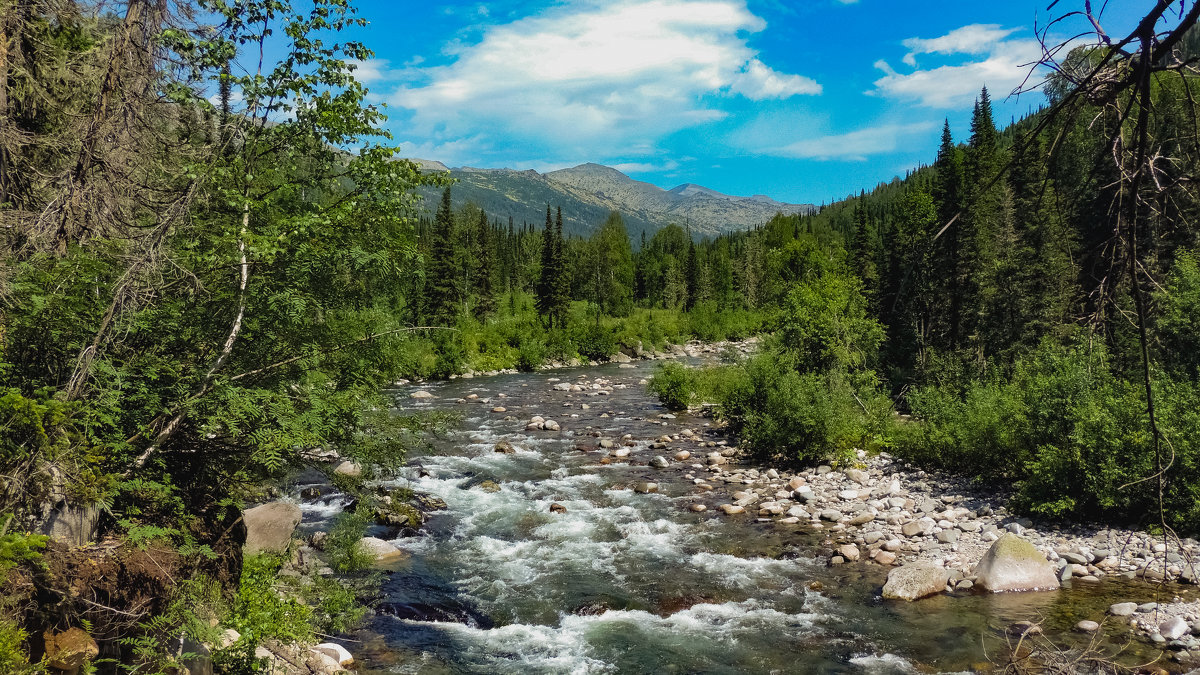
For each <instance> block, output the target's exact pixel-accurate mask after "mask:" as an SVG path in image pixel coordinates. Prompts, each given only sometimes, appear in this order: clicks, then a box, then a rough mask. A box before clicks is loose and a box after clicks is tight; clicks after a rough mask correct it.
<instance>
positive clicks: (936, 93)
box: [869, 24, 1041, 108]
mask: <svg viewBox="0 0 1200 675" xmlns="http://www.w3.org/2000/svg"><path fill="white" fill-rule="evenodd" d="M1013 32H1015V29H1007V28H1001V27H999V26H997V25H994V24H973V25H970V26H963V27H962V28H958V29H955V30H953V31H951V32H949V33H947V34H946V35H943V36H941V37H936V38H929V39H926V38H909V39H907V40H905V41H904V46H905V47H907V48H908V49H909V52H908V53H907V54H905V56H904V59H903V60H904V63H905V64H907V65H908V66H910V67H912V68H913V70H912V71H910V72H898V71H897V70H896V69H894V68H892V67H891V66H890V65H889V64H888V63H887V62H886V61H883V60H880V61H877V62H876V63H875V67H876V68H878V69H879V70H880V71H882V72H883V77H881V78H879V79H878V80H876V81H875V88H874V89H873V90H871V92H869V93H872V94H875V95H879V96H885V97H888V98H897V99H902V100H906V101H913V102H916V103H917V104H918V105H921V106H925V107H928V108H959V107H962V106H964V105H970V103H971V101H973V100H974V98H975V97H976V96H977V95H978V94H979V89H980V88H981V87H984V86H987V87H988V88H989V89H991V90H992V91H993V92H995V93H996V94H998V95H1002V96H1003V95H1007V94H1008V92H1010V91H1012V90H1013V89H1014V88H1016V87H1017V86H1019V85H1020V84H1021V83H1022V82H1023V81H1024V80H1025V78H1026V76H1027V75H1028V66H1029V64H1030V63H1033V62H1035V61H1037V60H1038V58H1039V57H1040V56H1041V45H1039V44H1038V42H1037V41H1036V40H1024V39H1016V40H1014V39H1009V36H1010V35H1011V34H1012V33H1013ZM924 54H937V55H943V56H962V55H965V56H968V57H977V58H969V59H967V60H966V61H965V62H962V63H958V64H953V65H941V66H937V67H934V68H925V69H923V68H919V67H917V61H918V59H917V57H918V56H921V55H924ZM978 57H982V58H978Z"/></svg>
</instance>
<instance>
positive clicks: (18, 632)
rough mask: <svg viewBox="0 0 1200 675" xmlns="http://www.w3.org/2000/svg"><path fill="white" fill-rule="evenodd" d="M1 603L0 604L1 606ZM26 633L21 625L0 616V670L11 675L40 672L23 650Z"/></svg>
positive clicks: (30, 674)
mask: <svg viewBox="0 0 1200 675" xmlns="http://www.w3.org/2000/svg"><path fill="white" fill-rule="evenodd" d="M2 607H3V605H0V608H2ZM27 637H28V635H27V634H26V633H25V631H24V630H23V629H22V628H21V626H20V625H19V624H18V623H17V622H16V621H13V620H12V619H10V618H8V617H0V672H4V673H10V674H11V675H26V674H29V675H32V674H33V673H35V672H41V671H42V669H41V668H39V667H35V666H31V665H30V663H29V655H28V654H27V653H26V652H25V640H26V638H27Z"/></svg>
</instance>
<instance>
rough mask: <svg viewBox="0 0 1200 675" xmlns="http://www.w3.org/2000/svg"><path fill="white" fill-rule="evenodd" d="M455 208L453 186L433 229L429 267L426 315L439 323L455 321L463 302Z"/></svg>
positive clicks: (443, 201)
mask: <svg viewBox="0 0 1200 675" xmlns="http://www.w3.org/2000/svg"><path fill="white" fill-rule="evenodd" d="M453 233H454V211H453V210H451V207H450V188H446V190H445V191H444V192H442V203H441V205H440V206H438V210H437V214H436V215H435V216H434V219H433V227H432V228H431V229H430V235H431V236H430V239H431V242H430V247H429V248H430V250H429V267H428V271H427V272H426V284H425V308H426V316H428V317H429V318H430V319H432V320H433V321H434V322H435V323H438V324H449V323H453V322H454V317H455V314H456V312H457V305H458V302H459V297H458V296H459V294H458V288H457V286H456V284H455V273H454V247H453V245H452V244H451V241H450V239H451V237H452V236H453Z"/></svg>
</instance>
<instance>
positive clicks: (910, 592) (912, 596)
mask: <svg viewBox="0 0 1200 675" xmlns="http://www.w3.org/2000/svg"><path fill="white" fill-rule="evenodd" d="M949 579H950V575H949V573H948V572H946V570H944V569H942V568H940V567H933V566H932V565H925V564H920V563H918V564H915V565H905V566H903V567H897V568H896V569H894V570H892V571H891V572H888V578H887V583H885V584H884V585H883V597H884V598H886V599H889V600H908V601H910V602H911V601H913V600H920V599H921V598H924V597H928V596H930V595H935V594H937V593H941V592H942V591H944V590H946V582H947V581H949Z"/></svg>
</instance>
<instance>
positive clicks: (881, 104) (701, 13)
mask: <svg viewBox="0 0 1200 675" xmlns="http://www.w3.org/2000/svg"><path fill="white" fill-rule="evenodd" d="M1049 4H1050V0H997V1H992V2H976V1H974V0H967V1H961V0H960V1H953V2H951V1H932V0H931V1H902V0H793V1H791V2H785V1H783V0H603V1H602V0H555V1H546V0H537V1H521V2H515V1H512V0H502V1H499V2H440V3H438V2H412V1H410V0H400V1H399V2H387V1H385V0H360V1H359V2H358V3H357V6H358V8H359V13H360V15H362V16H364V17H366V18H368V19H369V20H370V21H371V25H370V27H369V28H367V29H365V30H363V31H362V32H361V33H360V34H359V35H357V36H356V37H358V38H359V39H361V40H363V41H364V42H365V43H366V44H367V46H368V47H370V48H371V49H373V50H374V51H375V53H376V58H375V59H373V60H372V61H370V62H366V63H363V64H361V66H360V69H359V71H358V74H359V76H360V79H362V80H364V81H365V82H366V83H367V85H368V86H369V88H370V89H371V95H372V100H373V101H375V102H377V103H384V104H386V105H387V112H388V115H389V120H388V123H387V126H388V128H389V129H390V130H391V131H392V133H393V134H394V135H395V138H396V140H397V141H398V142H399V143H400V144H401V149H402V151H403V153H404V154H405V155H406V156H412V157H421V158H425V159H435V160H440V161H442V162H445V163H446V164H448V165H450V166H476V167H489V168H493V167H509V168H514V169H527V168H533V169H537V170H539V171H547V170H551V169H557V168H563V167H569V166H574V165H576V164H580V163H583V162H598V163H602V164H608V165H610V166H616V167H617V168H620V169H621V170H623V171H625V172H626V173H628V174H629V175H631V176H633V177H634V178H637V179H640V180H645V181H649V182H651V183H654V184H656V185H659V186H661V187H664V188H671V187H673V186H675V185H678V184H680V183H689V182H690V183H698V184H701V185H705V186H708V187H711V188H714V189H716V190H720V191H722V192H726V193H729V194H737V195H750V194H766V195H769V196H771V197H774V198H776V199H779V200H782V201H790V202H811V203H822V202H827V201H832V200H834V199H838V198H840V197H843V196H845V195H847V194H849V193H852V192H857V191H858V190H859V189H862V188H870V187H871V186H873V185H875V184H876V183H878V182H880V181H886V180H889V179H891V178H892V177H893V176H895V175H903V173H904V172H905V171H906V170H907V169H909V168H913V167H915V166H917V165H919V164H920V163H928V162H930V161H932V159H933V155H934V153H935V150H936V147H937V142H938V138H939V135H940V132H941V126H942V120H943V119H944V118H947V117H948V118H949V120H950V124H951V127H952V129H953V130H954V132H955V136H956V138H958V139H963V138H965V137H966V135H967V129H968V123H969V118H970V110H971V107H972V103H973V101H974V99H975V97H976V96H977V94H978V92H979V89H980V87H982V86H984V85H986V86H987V87H988V88H989V90H990V91H991V92H992V97H993V99H994V101H995V102H996V117H997V121H998V122H1000V123H1001V124H1003V123H1007V121H1008V120H1010V119H1011V118H1013V117H1020V116H1022V115H1024V114H1026V113H1027V112H1028V111H1030V110H1031V109H1034V108H1036V107H1037V106H1039V105H1041V104H1042V102H1043V98H1042V97H1041V95H1040V94H1039V93H1033V94H1025V95H1022V96H1020V97H1019V98H1007V99H1006V97H1007V96H1008V94H1009V93H1010V92H1011V91H1012V90H1013V88H1014V87H1016V86H1017V85H1018V84H1020V83H1021V81H1022V80H1023V79H1024V78H1025V76H1026V73H1027V70H1026V69H1023V68H1022V67H1021V66H1022V65H1023V64H1026V63H1028V62H1030V61H1032V60H1034V59H1036V58H1037V56H1038V54H1039V48H1038V43H1037V42H1036V40H1035V39H1034V38H1035V34H1034V26H1035V21H1036V22H1037V25H1040V26H1044V25H1045V24H1046V22H1047V20H1048V19H1049V18H1051V16H1052V15H1051V14H1049V13H1047V9H1046V8H1047V5H1049ZM1096 4H1097V5H1099V4H1103V3H1102V2H1098V3H1096ZM1111 4H1112V5H1113V6H1112V7H1108V8H1107V9H1106V10H1105V14H1104V16H1103V22H1104V24H1105V27H1106V29H1107V30H1108V32H1109V33H1110V34H1114V35H1117V34H1121V35H1124V32H1125V31H1127V30H1128V29H1129V28H1130V27H1131V26H1132V25H1133V21H1134V20H1135V19H1136V17H1137V16H1138V15H1140V13H1141V12H1142V11H1144V10H1145V9H1147V8H1148V6H1149V5H1150V4H1152V3H1151V2H1150V1H1149V0H1140V1H1137V2H1135V1H1133V0H1120V2H1112V3H1111ZM1077 5H1078V6H1081V5H1082V0H1062V1H1061V2H1060V3H1059V6H1056V7H1055V8H1054V10H1053V15H1055V16H1058V15H1062V14H1064V13H1066V12H1068V11H1070V10H1073V9H1077V8H1078V7H1077ZM1085 28H1086V25H1085V24H1084V23H1081V19H1074V20H1071V21H1068V22H1064V23H1063V24H1060V25H1059V26H1058V27H1056V29H1055V32H1054V37H1056V38H1066V37H1069V36H1070V33H1072V32H1075V31H1083V30H1084V29H1085ZM1035 77H1036V78H1037V79H1040V75H1037V76H1035Z"/></svg>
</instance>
